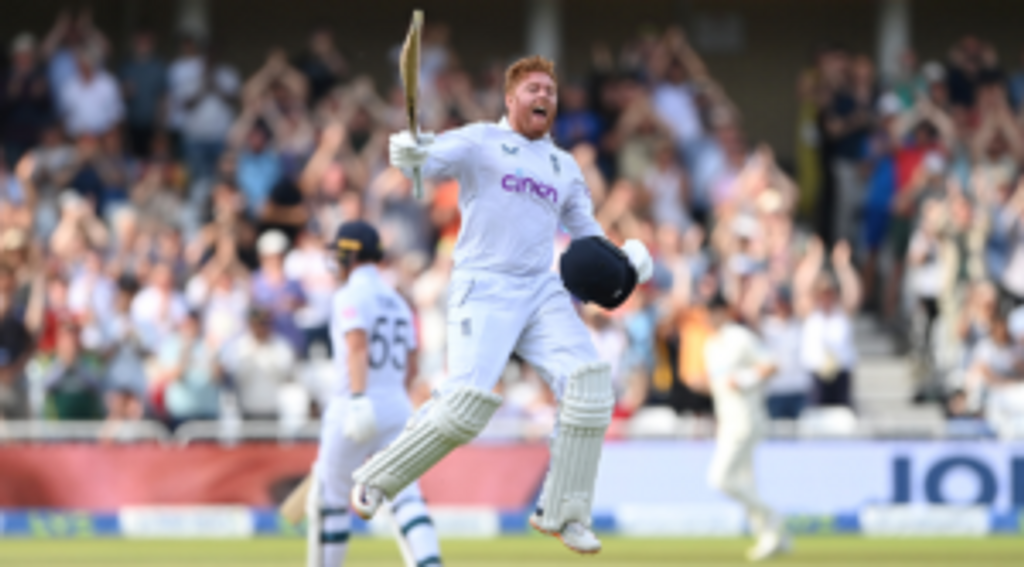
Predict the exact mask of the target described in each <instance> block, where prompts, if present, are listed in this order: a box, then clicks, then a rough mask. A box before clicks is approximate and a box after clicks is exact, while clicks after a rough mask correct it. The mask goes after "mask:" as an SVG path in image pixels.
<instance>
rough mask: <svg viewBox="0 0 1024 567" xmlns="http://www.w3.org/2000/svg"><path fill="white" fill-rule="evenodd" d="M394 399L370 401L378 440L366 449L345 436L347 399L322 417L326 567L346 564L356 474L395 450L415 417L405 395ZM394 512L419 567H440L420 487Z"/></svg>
mask: <svg viewBox="0 0 1024 567" xmlns="http://www.w3.org/2000/svg"><path fill="white" fill-rule="evenodd" d="M396 396H397V397H395V398H393V399H389V398H387V397H383V396H374V397H373V398H372V399H373V410H374V414H375V417H376V420H377V434H376V435H375V436H374V437H373V438H372V439H370V440H369V441H366V442H364V443H356V442H355V441H352V440H351V439H349V438H347V437H345V436H344V435H342V424H343V423H344V421H345V412H346V408H347V406H348V400H347V399H344V398H334V399H332V400H331V403H330V405H329V406H328V408H327V412H326V413H325V415H324V424H323V433H322V434H321V440H320V452H319V454H318V455H317V462H316V467H317V476H318V478H319V479H320V490H321V507H320V508H321V530H320V531H321V533H320V543H321V545H320V552H321V553H322V562H321V565H322V566H323V567H341V565H343V564H344V561H345V555H346V553H347V551H348V539H349V535H350V530H351V525H352V519H351V516H350V515H349V514H350V511H349V509H348V506H349V495H350V493H351V491H352V484H353V483H352V473H353V471H355V470H356V469H357V468H359V467H360V466H361V465H362V464H363V463H365V462H366V460H367V459H369V458H370V456H371V455H373V454H374V453H376V452H377V451H380V450H382V449H384V448H385V447H387V446H388V445H389V444H391V442H392V441H394V440H395V438H396V437H398V435H399V434H400V433H401V432H402V429H403V428H404V427H405V423H406V421H407V420H408V419H409V416H410V415H411V414H412V410H411V406H410V404H409V400H408V398H406V397H405V396H406V394H405V392H404V391H403V392H399V393H397V394H396ZM391 512H392V514H393V516H394V519H395V522H396V523H397V524H398V529H399V530H400V532H401V537H402V538H403V539H404V540H405V541H406V543H407V544H408V547H409V549H410V550H411V552H412V555H413V556H414V560H415V561H416V563H417V565H422V566H423V567H432V566H439V565H441V559H440V547H439V545H438V542H437V534H436V532H435V530H434V527H433V523H432V522H431V520H430V515H429V513H428V512H427V508H426V505H425V504H424V502H423V496H422V495H421V494H420V487H419V484H417V483H416V482H413V483H412V484H410V485H409V486H407V487H406V488H405V490H403V491H402V492H400V493H398V496H396V497H395V499H394V500H393V501H392V502H391Z"/></svg>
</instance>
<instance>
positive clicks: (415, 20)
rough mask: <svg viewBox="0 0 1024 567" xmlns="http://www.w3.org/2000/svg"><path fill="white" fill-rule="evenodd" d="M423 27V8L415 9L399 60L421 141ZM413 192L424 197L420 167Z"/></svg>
mask: <svg viewBox="0 0 1024 567" xmlns="http://www.w3.org/2000/svg"><path fill="white" fill-rule="evenodd" d="M422 29H423V10H413V12H412V22H410V24H409V33H408V34H406V36H405V43H404V44H403V45H402V56H401V58H400V61H399V66H400V74H401V75H402V86H403V88H405V113H406V117H407V118H408V119H409V132H410V133H412V136H413V138H414V139H415V140H416V142H417V143H419V132H420V127H419V119H418V112H417V111H418V106H419V105H418V102H419V100H418V99H419V87H420V34H421V32H422ZM412 192H413V196H414V197H416V198H417V199H419V198H421V197H423V174H422V173H421V172H420V168H418V167H417V168H414V169H413V170H412Z"/></svg>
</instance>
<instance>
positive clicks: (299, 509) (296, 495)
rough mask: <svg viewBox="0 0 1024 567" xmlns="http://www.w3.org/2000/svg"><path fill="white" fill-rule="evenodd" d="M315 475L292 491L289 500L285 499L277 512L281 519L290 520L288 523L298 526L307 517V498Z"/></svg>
mask: <svg viewBox="0 0 1024 567" xmlns="http://www.w3.org/2000/svg"><path fill="white" fill-rule="evenodd" d="M312 478H313V475H311V474H310V475H306V478H304V479H302V482H301V483H299V485H298V486H296V487H295V490H292V493H291V494H289V495H288V498H285V499H284V502H282V503H281V507H280V508H278V509H277V511H278V512H279V513H280V514H281V517H282V518H284V519H285V520H288V523H290V524H292V525H296V524H298V523H299V522H301V521H302V518H304V517H305V516H306V497H307V495H309V488H310V485H311V480H312Z"/></svg>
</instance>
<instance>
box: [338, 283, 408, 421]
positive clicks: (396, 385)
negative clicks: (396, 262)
mask: <svg viewBox="0 0 1024 567" xmlns="http://www.w3.org/2000/svg"><path fill="white" fill-rule="evenodd" d="M357 329H358V330H362V331H364V332H365V333H366V346H367V354H368V357H369V360H368V364H367V374H366V392H365V394H366V395H367V396H369V397H370V398H372V399H373V400H374V401H381V402H383V401H386V402H388V403H397V404H404V406H409V397H408V394H407V393H406V390H405V375H406V366H407V364H408V362H409V352H410V351H412V350H413V349H415V348H416V332H415V329H414V328H413V318H412V311H411V310H410V309H409V305H408V304H407V303H406V302H405V300H404V299H402V297H401V296H400V295H398V292H396V291H395V290H394V289H393V288H392V287H391V286H389V285H388V284H387V283H386V282H385V281H384V280H383V279H382V278H381V276H380V272H379V271H378V270H377V268H376V267H375V266H360V267H358V268H356V269H355V270H354V271H353V272H352V274H351V275H350V276H349V278H348V282H346V283H345V285H344V286H343V287H342V288H341V289H339V290H338V291H337V292H335V294H334V299H333V301H332V305H331V346H332V347H333V352H334V366H335V369H336V371H337V373H338V376H339V380H338V384H337V386H336V387H335V393H336V396H339V397H344V398H347V397H349V395H351V393H352V391H351V389H350V382H349V374H348V347H347V346H346V343H345V334H346V333H348V332H349V331H352V330H357Z"/></svg>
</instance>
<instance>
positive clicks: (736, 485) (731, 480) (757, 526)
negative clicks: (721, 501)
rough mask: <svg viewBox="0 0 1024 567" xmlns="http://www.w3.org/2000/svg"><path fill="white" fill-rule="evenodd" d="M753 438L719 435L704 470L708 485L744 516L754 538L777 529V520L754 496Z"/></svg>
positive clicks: (773, 513)
mask: <svg viewBox="0 0 1024 567" xmlns="http://www.w3.org/2000/svg"><path fill="white" fill-rule="evenodd" d="M757 442H758V438H757V436H755V435H742V436H738V435H719V436H718V439H717V442H716V444H715V454H714V456H713V457H712V459H711V467H710V470H709V471H708V482H709V483H710V484H711V486H712V487H713V488H715V489H716V490H719V491H721V492H723V493H725V494H726V496H728V497H730V498H732V499H733V500H735V501H736V502H738V503H739V504H741V505H742V506H743V507H744V509H745V510H746V513H747V519H748V521H749V522H750V530H751V532H753V534H754V535H755V536H757V537H760V536H762V535H764V534H766V533H770V532H773V531H776V530H778V529H780V528H781V524H780V520H779V519H778V517H777V516H776V515H775V512H773V511H772V509H771V508H769V507H768V506H767V505H766V504H765V503H764V502H762V501H761V498H760V497H759V496H758V494H757V484H756V482H755V479H754V449H755V448H756V447H757Z"/></svg>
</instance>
